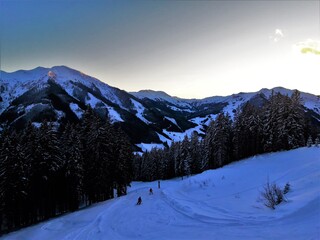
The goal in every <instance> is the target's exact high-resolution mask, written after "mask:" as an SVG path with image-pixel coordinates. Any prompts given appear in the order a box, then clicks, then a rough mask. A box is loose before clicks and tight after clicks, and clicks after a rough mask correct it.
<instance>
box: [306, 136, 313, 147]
mask: <svg viewBox="0 0 320 240" xmlns="http://www.w3.org/2000/svg"><path fill="white" fill-rule="evenodd" d="M312 144H313V141H312V137H311V136H309V137H308V140H307V147H311V146H312Z"/></svg>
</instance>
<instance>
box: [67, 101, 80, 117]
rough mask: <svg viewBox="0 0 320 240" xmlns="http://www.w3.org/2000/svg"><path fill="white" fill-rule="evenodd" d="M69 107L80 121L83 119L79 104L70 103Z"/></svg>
mask: <svg viewBox="0 0 320 240" xmlns="http://www.w3.org/2000/svg"><path fill="white" fill-rule="evenodd" d="M69 106H70V109H71V110H72V111H73V112H74V114H76V115H77V117H78V118H79V119H80V118H82V115H83V110H82V109H81V108H80V107H79V106H78V104H76V103H70V104H69Z"/></svg>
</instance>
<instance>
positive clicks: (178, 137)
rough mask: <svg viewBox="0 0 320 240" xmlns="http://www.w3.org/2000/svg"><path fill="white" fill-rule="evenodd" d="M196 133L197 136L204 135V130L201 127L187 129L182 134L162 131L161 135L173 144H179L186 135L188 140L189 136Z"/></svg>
mask: <svg viewBox="0 0 320 240" xmlns="http://www.w3.org/2000/svg"><path fill="white" fill-rule="evenodd" d="M194 131H196V132H197V133H198V134H204V130H203V128H202V126H201V125H199V126H196V127H193V128H189V129H187V130H186V131H184V132H170V131H167V130H163V133H164V134H166V135H167V136H168V137H170V138H171V140H173V141H175V142H181V141H182V140H183V139H184V137H185V136H186V135H187V136H188V137H189V138H190V137H191V134H192V133H193V132H194Z"/></svg>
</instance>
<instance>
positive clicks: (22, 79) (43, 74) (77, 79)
mask: <svg viewBox="0 0 320 240" xmlns="http://www.w3.org/2000/svg"><path fill="white" fill-rule="evenodd" d="M48 78H51V79H53V80H55V81H56V82H57V83H58V84H59V85H61V86H62V87H63V88H64V90H65V91H66V92H68V94H69V95H70V96H74V89H75V88H76V86H77V85H76V84H75V83H81V84H83V85H84V86H86V87H88V88H90V89H98V90H99V91H100V92H101V94H102V95H103V96H104V97H106V98H107V99H108V100H110V101H111V102H114V103H116V104H119V105H122V102H121V100H120V99H119V97H118V96H117V94H116V91H115V88H113V87H110V86H109V85H107V84H105V83H103V82H101V81H99V80H98V79H96V78H93V77H90V76H88V75H86V74H84V73H82V72H80V71H77V70H74V69H71V68H68V67H66V66H56V67H52V68H43V67H38V68H35V69H32V70H28V71H27V70H19V71H16V72H12V73H7V72H2V73H1V79H0V81H1V88H2V89H1V96H2V98H3V103H4V104H6V105H4V106H3V107H2V110H4V107H6V106H8V104H9V103H10V102H11V101H12V100H13V99H15V98H16V97H18V96H21V95H22V94H23V93H25V92H26V91H28V90H30V89H31V88H33V87H35V86H36V87H41V86H42V85H43V84H46V82H47V80H48ZM0 110H1V109H0Z"/></svg>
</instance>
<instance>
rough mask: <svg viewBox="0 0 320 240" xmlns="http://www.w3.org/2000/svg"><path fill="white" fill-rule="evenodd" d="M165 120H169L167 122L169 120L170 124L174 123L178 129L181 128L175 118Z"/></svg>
mask: <svg viewBox="0 0 320 240" xmlns="http://www.w3.org/2000/svg"><path fill="white" fill-rule="evenodd" d="M164 118H165V119H167V120H169V121H170V122H172V123H173V124H174V125H176V126H177V127H178V128H180V127H179V125H178V123H177V121H176V120H175V119H174V118H171V117H164Z"/></svg>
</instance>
